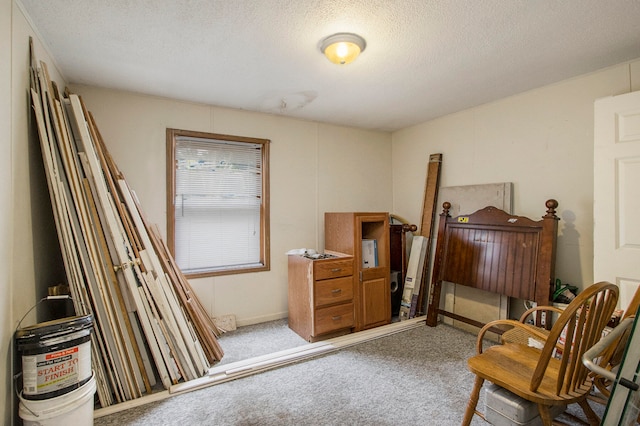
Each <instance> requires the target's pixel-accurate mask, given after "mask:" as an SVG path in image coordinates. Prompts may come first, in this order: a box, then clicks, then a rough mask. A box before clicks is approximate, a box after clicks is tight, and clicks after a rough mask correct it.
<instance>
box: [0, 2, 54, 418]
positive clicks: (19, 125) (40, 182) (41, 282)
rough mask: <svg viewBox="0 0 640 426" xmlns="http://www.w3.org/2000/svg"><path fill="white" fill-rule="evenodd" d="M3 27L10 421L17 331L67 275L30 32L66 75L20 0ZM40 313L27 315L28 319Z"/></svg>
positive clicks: (2, 12)
mask: <svg viewBox="0 0 640 426" xmlns="http://www.w3.org/2000/svg"><path fill="white" fill-rule="evenodd" d="M0 28H1V32H0V46H1V48H0V52H1V55H2V56H0V76H2V77H1V78H0V99H1V100H0V129H1V130H0V132H2V133H1V135H0V139H1V140H2V141H3V142H2V143H0V146H1V148H0V149H1V151H0V161H1V162H2V164H1V165H0V173H1V174H2V177H0V197H2V200H3V202H2V203H0V206H1V207H0V271H1V272H0V292H1V293H2V295H3V297H0V317H1V319H0V323H1V324H2V340H1V342H0V350H1V351H2V352H1V353H2V355H1V356H2V360H3V366H4V368H0V380H1V381H2V383H3V385H4V387H3V392H0V395H2V398H0V401H1V405H2V415H3V418H2V420H1V421H2V423H3V424H11V423H12V421H11V416H12V413H13V412H14V408H15V407H13V404H14V398H13V395H14V392H13V387H12V382H11V374H10V373H12V369H13V361H14V359H13V353H14V352H13V351H14V348H13V345H12V344H11V342H12V338H13V332H14V330H15V328H16V326H17V325H18V322H19V320H20V318H22V316H23V315H24V314H25V313H27V311H29V309H30V308H31V307H32V306H34V305H35V304H36V302H37V301H38V300H39V299H40V298H41V297H43V296H45V295H46V288H47V287H48V286H50V285H55V284H57V283H59V282H62V280H64V271H63V269H62V265H61V263H60V255H59V249H58V244H57V240H56V232H55V227H54V224H53V218H52V213H51V207H50V206H51V205H50V202H49V195H48V191H47V187H46V182H45V178H44V172H43V167H42V159H41V155H40V148H39V145H38V140H37V139H36V138H35V134H34V133H33V128H32V127H31V114H30V111H31V108H30V104H29V103H28V102H29V98H28V96H29V37H30V36H33V37H34V49H35V52H36V55H37V57H38V58H39V59H41V60H44V61H46V62H48V63H49V72H50V74H51V78H52V79H53V80H54V81H56V82H58V85H59V87H64V82H63V80H62V78H61V77H60V74H59V73H58V72H57V71H56V69H55V66H54V63H53V61H52V60H51V58H50V57H49V56H48V55H47V52H46V51H45V49H44V48H43V46H42V44H41V43H40V42H39V40H38V39H37V37H36V36H35V33H34V31H33V29H32V28H31V26H30V25H29V23H28V22H27V20H26V19H25V17H24V15H23V14H22V12H21V10H20V8H19V7H18V4H17V3H14V2H13V1H11V0H0ZM34 312H35V311H34ZM36 320H37V318H36V316H35V315H34V314H32V315H29V316H27V317H26V318H25V320H24V321H23V323H22V325H23V326H24V325H30V324H34V323H35V322H36Z"/></svg>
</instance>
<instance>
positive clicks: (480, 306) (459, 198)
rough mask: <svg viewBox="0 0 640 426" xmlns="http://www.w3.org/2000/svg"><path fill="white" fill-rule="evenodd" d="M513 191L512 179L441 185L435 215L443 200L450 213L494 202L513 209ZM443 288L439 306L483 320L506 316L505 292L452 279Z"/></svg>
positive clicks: (451, 321)
mask: <svg viewBox="0 0 640 426" xmlns="http://www.w3.org/2000/svg"><path fill="white" fill-rule="evenodd" d="M512 192H513V184H512V183H511V182H503V183H494V184H483V185H464V186H449V187H444V188H440V191H439V194H438V209H437V210H436V215H439V214H440V213H441V212H442V203H444V202H445V201H448V202H450V203H451V209H450V210H449V211H450V215H451V216H452V217H455V216H458V215H461V214H467V213H473V212H475V211H477V210H480V209H482V208H484V207H487V206H494V207H497V208H499V209H501V210H504V211H505V212H507V213H512V210H513V207H512V205H513V194H512ZM436 217H437V219H438V220H439V219H440V217H439V216H436ZM436 226H437V222H436ZM434 244H435V239H434ZM433 252H435V250H433ZM442 288H443V292H442V293H443V296H442V297H443V298H444V303H443V304H441V306H444V307H445V309H446V310H447V311H449V312H453V313H456V314H460V315H463V316H465V317H470V318H473V319H475V320H477V321H480V322H483V323H486V322H489V321H491V320H494V319H498V318H506V317H507V314H508V298H506V297H504V296H500V295H498V294H493V293H490V292H486V291H483V290H478V289H476V288H471V287H465V286H461V285H458V286H456V285H454V284H451V283H443V287H442ZM444 322H445V324H453V325H455V326H456V327H460V328H463V329H466V330H469V331H472V332H475V331H477V329H476V328H475V327H473V326H470V325H468V324H465V323H462V322H459V321H454V320H452V319H451V318H448V317H445V318H444Z"/></svg>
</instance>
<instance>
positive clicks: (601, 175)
mask: <svg viewBox="0 0 640 426" xmlns="http://www.w3.org/2000/svg"><path fill="white" fill-rule="evenodd" d="M594 141H595V146H594V182H593V187H594V195H593V198H594V202H593V205H594V208H593V219H594V229H593V250H594V252H593V257H594V260H593V276H594V280H595V281H596V282H598V281H609V282H612V283H615V284H617V285H618V286H619V287H620V301H619V306H620V308H621V309H625V308H626V307H627V306H628V304H629V302H630V300H631V298H632V297H633V295H634V293H635V291H636V288H637V287H638V285H639V284H640V91H638V92H633V93H629V94H625V95H620V96H613V97H609V98H604V99H600V100H597V101H596V102H595V127H594Z"/></svg>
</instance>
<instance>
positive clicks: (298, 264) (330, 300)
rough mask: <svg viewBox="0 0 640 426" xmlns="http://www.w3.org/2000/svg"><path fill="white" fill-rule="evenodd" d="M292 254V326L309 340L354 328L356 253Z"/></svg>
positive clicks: (290, 300) (290, 310) (332, 335)
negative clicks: (310, 255) (354, 263)
mask: <svg viewBox="0 0 640 426" xmlns="http://www.w3.org/2000/svg"><path fill="white" fill-rule="evenodd" d="M325 254H328V255H331V256H333V257H329V258H322V259H310V258H308V257H305V256H302V255H289V256H288V258H289V328H291V329H292V330H293V331H295V332H296V333H298V334H299V335H300V336H302V337H303V338H304V339H305V340H307V341H309V342H315V341H317V340H321V339H324V338H328V337H334V336H337V335H340V334H346V333H350V332H351V328H352V327H353V326H354V312H355V311H354V303H353V269H354V268H353V256H350V255H345V254H342V253H337V252H329V251H328V252H326V253H325Z"/></svg>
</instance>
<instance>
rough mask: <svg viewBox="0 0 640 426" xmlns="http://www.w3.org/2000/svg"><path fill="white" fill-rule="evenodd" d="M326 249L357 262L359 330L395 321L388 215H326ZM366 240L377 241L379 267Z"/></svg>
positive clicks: (355, 284)
mask: <svg viewBox="0 0 640 426" xmlns="http://www.w3.org/2000/svg"><path fill="white" fill-rule="evenodd" d="M324 238H325V243H324V244H325V249H327V250H333V251H337V252H341V253H346V254H350V255H352V256H353V260H354V305H355V313H356V318H355V331H360V330H365V329H367V328H372V327H377V326H380V325H384V324H389V323H390V322H391V288H390V284H389V281H390V268H389V214H388V213H325V215H324ZM363 240H373V241H375V245H376V247H377V264H376V263H374V264H373V265H372V264H371V262H369V263H367V264H365V260H367V258H366V256H365V255H364V254H363Z"/></svg>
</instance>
